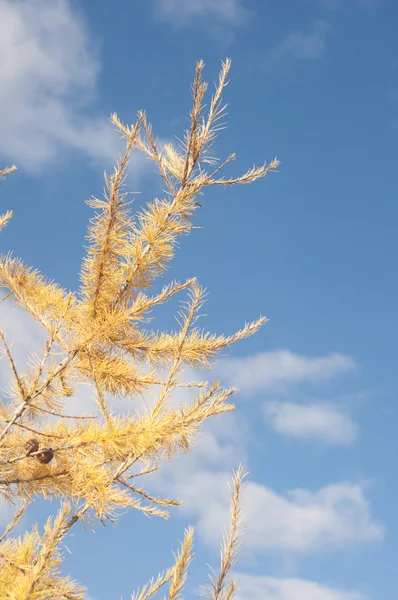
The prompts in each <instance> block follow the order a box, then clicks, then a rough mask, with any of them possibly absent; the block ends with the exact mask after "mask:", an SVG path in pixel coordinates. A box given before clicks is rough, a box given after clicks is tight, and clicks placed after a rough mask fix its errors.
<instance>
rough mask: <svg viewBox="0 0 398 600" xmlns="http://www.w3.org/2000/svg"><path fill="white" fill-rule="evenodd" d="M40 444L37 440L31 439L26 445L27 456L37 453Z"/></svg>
mask: <svg viewBox="0 0 398 600" xmlns="http://www.w3.org/2000/svg"><path fill="white" fill-rule="evenodd" d="M39 445H40V444H39V442H38V440H36V439H35V438H31V439H30V440H28V441H27V442H26V444H25V448H26V456H30V455H31V454H32V452H37V451H38V449H39Z"/></svg>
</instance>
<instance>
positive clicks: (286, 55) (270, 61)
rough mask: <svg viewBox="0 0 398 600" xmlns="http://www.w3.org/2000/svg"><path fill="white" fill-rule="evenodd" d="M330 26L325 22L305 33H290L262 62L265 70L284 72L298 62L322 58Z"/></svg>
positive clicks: (316, 23)
mask: <svg viewBox="0 0 398 600" xmlns="http://www.w3.org/2000/svg"><path fill="white" fill-rule="evenodd" d="M330 31H331V26H330V25H329V23H327V22H325V21H317V22H315V23H314V24H313V25H312V26H311V27H310V28H309V29H308V30H307V31H301V30H297V31H292V32H290V33H289V34H288V35H287V36H286V37H285V38H284V39H283V40H282V41H281V42H280V43H279V44H277V45H276V46H275V47H274V48H272V49H271V51H270V52H269V54H268V56H267V57H266V59H265V61H264V64H263V66H264V68H266V69H267V70H286V69H289V68H291V67H292V66H293V65H294V64H295V63H297V62H300V61H313V60H318V59H320V58H322V56H323V55H324V54H325V52H326V49H327V36H328V34H329V33H330Z"/></svg>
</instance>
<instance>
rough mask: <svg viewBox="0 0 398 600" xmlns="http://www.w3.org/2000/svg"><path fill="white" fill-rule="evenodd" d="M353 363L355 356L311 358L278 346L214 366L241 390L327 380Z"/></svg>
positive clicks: (350, 367) (249, 391) (251, 390)
mask: <svg viewBox="0 0 398 600" xmlns="http://www.w3.org/2000/svg"><path fill="white" fill-rule="evenodd" d="M354 367H355V362H354V360H353V359H352V358H350V357H349V356H344V355H342V354H337V353H334V354H330V355H329V356H321V357H315V358H311V357H308V356H303V355H301V354H294V353H293V352H290V351H289V350H277V351H275V352H262V353H260V354H256V355H253V356H248V357H246V358H231V359H227V360H224V361H222V362H220V363H219V364H218V365H217V367H216V370H217V373H218V374H219V375H220V376H221V377H225V378H226V379H228V380H229V381H231V383H233V384H234V385H236V386H237V387H238V388H239V390H240V391H241V392H243V393H255V392H259V391H269V390H274V389H278V388H281V387H282V388H284V387H286V386H289V385H290V384H298V383H318V382H321V381H326V380H328V379H331V378H332V377H334V376H336V375H338V374H340V373H345V372H347V371H350V370H352V369H353V368H354Z"/></svg>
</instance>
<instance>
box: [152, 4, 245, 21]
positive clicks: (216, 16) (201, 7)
mask: <svg viewBox="0 0 398 600" xmlns="http://www.w3.org/2000/svg"><path fill="white" fill-rule="evenodd" d="M155 14H156V16H157V18H159V19H162V20H166V21H169V22H170V23H172V24H174V25H175V26H177V27H181V26H184V25H188V24H190V23H192V22H193V21H195V20H198V19H203V18H206V19H209V20H211V21H213V22H216V23H220V24H224V25H232V26H239V25H242V24H244V23H246V22H247V20H248V18H249V16H250V13H249V11H248V10H247V8H245V6H244V4H243V2H242V1H241V0H190V1H189V2H187V1H186V0H156V1H155Z"/></svg>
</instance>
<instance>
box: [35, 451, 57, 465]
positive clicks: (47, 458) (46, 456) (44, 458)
mask: <svg viewBox="0 0 398 600" xmlns="http://www.w3.org/2000/svg"><path fill="white" fill-rule="evenodd" d="M53 458H54V452H53V451H52V448H43V450H42V451H41V452H40V454H38V455H37V459H38V460H39V461H40V462H41V463H42V464H43V465H47V464H48V463H49V462H51V461H52V459H53Z"/></svg>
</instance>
